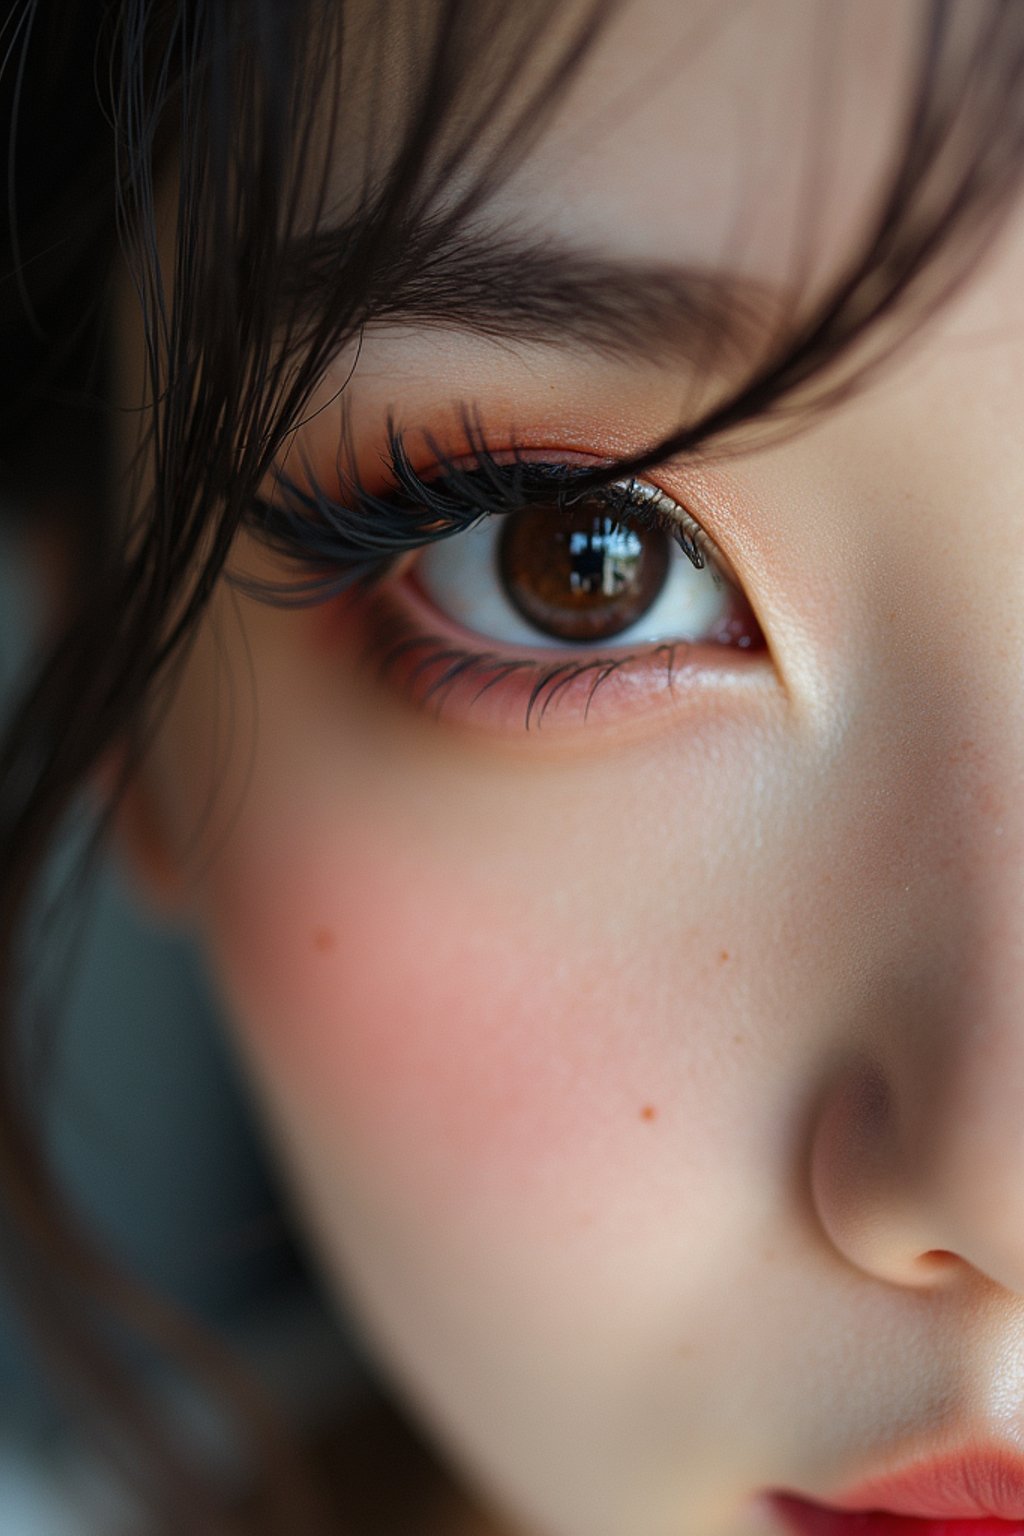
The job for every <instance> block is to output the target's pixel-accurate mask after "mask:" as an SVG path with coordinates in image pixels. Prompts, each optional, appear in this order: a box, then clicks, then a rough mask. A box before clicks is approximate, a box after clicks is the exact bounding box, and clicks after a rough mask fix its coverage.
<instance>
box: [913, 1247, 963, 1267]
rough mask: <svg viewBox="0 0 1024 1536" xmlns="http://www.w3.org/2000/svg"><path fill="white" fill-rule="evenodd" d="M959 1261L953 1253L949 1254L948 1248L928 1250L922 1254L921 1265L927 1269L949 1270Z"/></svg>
mask: <svg viewBox="0 0 1024 1536" xmlns="http://www.w3.org/2000/svg"><path fill="white" fill-rule="evenodd" d="M960 1262H961V1261H960V1259H958V1258H957V1256H956V1254H955V1253H950V1251H949V1249H948V1248H929V1249H928V1252H927V1253H922V1255H921V1263H922V1264H925V1265H927V1267H928V1268H929V1269H950V1268H951V1267H952V1266H953V1265H954V1264H959V1263H960Z"/></svg>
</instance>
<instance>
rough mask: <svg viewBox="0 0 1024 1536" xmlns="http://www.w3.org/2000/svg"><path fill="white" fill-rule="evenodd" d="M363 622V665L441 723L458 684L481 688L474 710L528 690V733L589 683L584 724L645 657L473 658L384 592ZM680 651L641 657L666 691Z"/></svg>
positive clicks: (672, 647)
mask: <svg viewBox="0 0 1024 1536" xmlns="http://www.w3.org/2000/svg"><path fill="white" fill-rule="evenodd" d="M363 620H364V623H365V635H366V640H365V646H364V661H365V662H366V663H367V664H369V665H372V666H375V667H376V669H377V672H378V675H379V676H380V678H381V679H383V680H390V681H391V682H393V683H397V685H398V686H399V687H400V688H401V689H402V691H404V692H406V693H408V694H410V695H411V696H412V698H413V702H414V703H415V704H416V705H417V707H420V708H425V707H427V706H428V705H430V706H433V713H434V715H435V717H440V715H441V713H442V711H443V708H444V704H445V701H446V699H447V698H448V697H449V696H450V694H451V692H452V690H453V689H454V688H455V687H456V685H457V684H459V683H464V682H466V681H468V680H471V679H473V678H474V677H476V678H477V679H478V680H479V681H480V687H479V688H478V689H477V690H476V692H475V693H474V694H473V696H472V699H471V701H470V704H471V706H472V704H475V703H476V702H477V701H478V700H479V699H481V698H482V697H483V695H484V694H487V693H490V692H492V691H493V690H500V689H503V688H504V687H506V686H507V685H509V684H510V683H515V684H516V685H517V686H520V687H524V688H527V687H528V689H529V692H528V694H527V697H526V700H525V704H524V712H523V725H524V727H525V729H526V730H531V729H533V728H536V729H538V730H539V729H540V728H541V726H542V725H543V722H544V718H545V716H546V715H547V713H548V711H549V710H550V709H551V708H553V707H556V706H557V705H558V704H559V703H560V702H564V700H565V699H566V697H567V696H568V694H569V692H570V690H571V689H572V687H573V685H574V684H576V683H579V682H581V680H582V679H584V678H587V677H589V678H590V682H589V685H588V686H587V688H586V697H585V701H584V704H583V720H584V723H585V722H586V720H587V718H588V716H589V713H590V709H591V706H592V704H593V701H594V698H595V695H596V694H597V692H598V691H599V689H600V688H601V687H602V686H603V685H604V684H605V683H607V682H608V681H609V679H610V678H612V677H613V676H614V675H615V674H616V673H617V672H619V671H621V669H622V668H623V667H626V666H629V665H630V664H631V663H632V662H635V661H637V660H638V659H640V656H641V653H640V652H637V651H629V652H626V653H624V654H622V655H616V656H609V655H603V656H597V657H587V658H586V659H581V658H574V659H573V660H569V661H561V662H545V661H540V660H537V659H527V658H525V657H507V656H501V655H499V654H498V653H497V652H493V651H473V650H470V649H468V648H466V647H463V646H459V645H455V644H453V643H452V642H451V641H450V640H447V639H443V638H442V637H441V636H439V635H431V634H428V633H426V632H422V631H419V630H417V629H416V628H415V626H414V625H413V624H412V623H411V621H410V620H409V619H408V618H406V617H405V616H404V615H403V614H401V613H400V612H398V611H397V609H396V607H395V605H393V604H392V603H391V602H389V601H388V599H387V596H386V594H384V593H382V592H379V591H377V592H373V593H369V594H367V597H366V608H365V611H364V613H363ZM680 648H683V649H685V648H686V647H685V642H681V641H677V642H675V643H668V644H661V645H657V646H653V647H651V648H650V649H645V651H644V652H643V653H642V654H643V656H644V658H645V659H650V660H655V659H656V658H658V657H659V656H660V657H661V658H662V659H663V662H664V667H665V680H666V686H668V687H669V688H671V687H672V678H673V671H674V668H675V663H676V657H677V654H678V652H679V650H680Z"/></svg>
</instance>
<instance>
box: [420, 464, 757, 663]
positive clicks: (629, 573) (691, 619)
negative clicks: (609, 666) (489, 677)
mask: <svg viewBox="0 0 1024 1536" xmlns="http://www.w3.org/2000/svg"><path fill="white" fill-rule="evenodd" d="M615 489H616V488H611V490H612V491H613V492H614V490H615ZM621 491H622V494H623V499H626V498H627V497H628V502H629V503H634V504H636V505H637V508H638V511H639V509H642V511H643V521H642V522H641V521H640V518H639V516H636V517H635V518H631V517H630V514H629V511H628V503H627V510H626V511H624V512H623V513H622V514H621V515H620V516H619V517H616V516H615V515H613V512H612V511H610V510H609V499H610V498H609V491H607V490H606V491H603V492H601V493H600V494H599V495H594V496H591V497H586V498H584V499H581V500H580V501H577V502H576V503H574V504H573V505H572V506H570V507H569V508H565V509H562V510H559V509H558V508H557V507H552V506H550V505H548V506H544V505H541V506H531V507H525V508H523V509H522V510H520V511H517V512H512V513H507V514H505V515H504V516H502V517H501V518H486V519H484V520H483V521H482V522H480V523H478V524H477V525H476V526H475V527H473V528H471V529H469V530H467V531H466V532H464V533H461V534H459V535H458V536H457V537H455V538H452V539H447V540H445V541H443V542H442V543H439V544H437V545H435V546H434V547H433V548H430V549H427V550H425V551H424V552H423V553H422V554H421V555H420V557H419V559H418V560H417V562H416V565H415V574H414V579H415V582H416V584H417V585H418V587H419V588H420V590H421V591H422V592H423V593H424V595H425V596H427V597H428V598H429V599H430V601H431V602H432V604H433V605H434V606H435V607H436V608H437V609H438V610H439V611H440V613H442V614H443V615H444V616H445V617H447V618H449V619H451V620H454V621H455V622H456V623H458V624H460V625H461V626H463V627H464V628H465V629H468V630H472V631H473V632H474V633H475V634H476V635H478V636H479V637H480V638H483V639H487V640H490V641H497V642H500V643H502V644H505V645H509V646H516V645H518V646H532V647H535V646H542V647H553V646H559V645H572V646H575V647H577V648H578V647H580V646H588V645H594V644H597V643H599V642H603V643H605V644H607V643H608V642H614V643H615V644H616V645H646V644H649V643H655V642H658V641H664V640H677V641H695V642H700V641H705V642H706V641H708V640H711V641H715V640H718V641H725V640H726V639H730V640H731V641H732V643H733V644H737V643H739V644H741V645H742V644H743V640H742V638H740V637H738V636H737V635H735V634H734V633H732V632H731V630H730V633H729V634H726V629H727V628H729V627H730V621H731V620H732V619H733V618H734V617H735V611H736V606H737V600H738V597H739V594H738V593H737V591H736V589H735V588H734V587H733V586H732V585H731V584H729V583H728V582H725V581H723V579H722V576H721V574H720V572H719V571H718V570H717V568H716V566H715V564H714V557H713V555H711V554H709V555H708V556H707V558H704V556H703V553H701V554H697V550H696V547H695V545H694V543H693V542H692V535H691V539H690V540H689V541H688V542H687V545H686V548H687V549H688V550H689V551H690V552H689V553H684V548H683V547H681V544H680V538H681V536H682V535H683V532H684V524H683V521H682V519H683V516H684V514H683V513H682V509H681V508H677V507H676V505H675V503H673V502H671V501H670V500H669V498H667V497H665V496H663V495H662V494H661V493H660V492H657V491H655V490H654V489H653V487H651V488H646V487H640V486H639V485H638V484H637V482H635V481H634V482H631V483H630V484H629V486H628V487H623V488H621ZM673 512H675V513H676V514H677V515H676V516H675V517H674V516H673ZM695 557H696V558H697V559H699V560H700V561H701V563H700V564H699V565H698V564H696V563H695Z"/></svg>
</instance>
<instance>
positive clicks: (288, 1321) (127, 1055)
mask: <svg viewBox="0 0 1024 1536" xmlns="http://www.w3.org/2000/svg"><path fill="white" fill-rule="evenodd" d="M37 619H38V614H37V604H36V603H35V601H34V595H33V591H32V586H31V583H30V581H29V579H28V573H27V567H26V561H25V558H24V551H23V550H22V549H20V548H19V547H18V545H17V542H16V533H15V532H14V530H12V529H9V528H8V529H5V527H4V522H3V520H2V519H0V722H2V721H3V719H4V718H5V717H6V713H7V710H8V709H9V707H10V701H11V699H12V697H13V694H14V691H15V690H16V688H17V686H18V683H19V680H20V679H21V678H22V676H23V674H24V668H25V662H26V657H27V655H28V653H29V648H30V644H31V636H32V634H33V632H34V630H35V627H36V624H37ZM81 830H82V828H81V827H75V826H72V827H70V828H69V830H68V838H67V844H66V846H65V848H63V849H62V850H60V851H59V852H58V854H57V857H56V859H55V861H54V873H55V874H59V871H60V866H61V864H62V863H65V864H66V863H67V861H68V859H69V858H70V856H71V852H72V851H73V847H74V844H75V839H76V835H80V833H81ZM54 996H55V997H56V998H57V999H58V1000H59V1002H60V1005H61V1006H60V1031H59V1037H58V1038H59V1049H58V1051H57V1054H56V1070H55V1072H54V1079H53V1085H52V1089H51V1091H50V1094H49V1104H50V1122H49V1125H48V1127H47V1137H48V1140H49V1143H50V1146H51V1147H52V1149H53V1155H54V1157H55V1158H56V1160H57V1163H58V1166H59V1168H60V1171H61V1176H62V1179H63V1181H64V1184H65V1187H66V1188H67V1189H68V1190H69V1192H70V1193H71V1195H72V1196H73V1198H74V1200H75V1202H76V1203H77V1205H78V1206H79V1207H80V1208H81V1210H82V1211H83V1212H84V1213H85V1215H86V1217H87V1218H88V1220H89V1222H90V1224H91V1226H92V1227H93V1228H94V1230H95V1231H96V1232H97V1233H98V1234H100V1235H101V1236H102V1238H103V1239H104V1241H105V1242H106V1243H107V1245H108V1247H109V1249H110V1250H111V1251H112V1252H114V1253H115V1254H117V1255H119V1256H121V1257H123V1258H124V1259H125V1260H127V1262H128V1263H129V1264H130V1265H131V1266H132V1267H133V1269H135V1270H136V1271H137V1272H138V1273H139V1274H141V1275H142V1276H143V1277H144V1278H146V1279H148V1280H150V1281H152V1282H154V1283H155V1284H156V1285H157V1286H159V1288H160V1289H161V1290H162V1291H163V1292H164V1293H166V1294H168V1295H169V1296H170V1297H171V1298H173V1299H174V1300H176V1301H178V1302H180V1303H182V1304H184V1305H185V1306H187V1307H188V1308H189V1309H190V1310H192V1311H193V1312H194V1313H196V1314H198V1315H199V1316H200V1317H201V1318H202V1319H203V1320H205V1321H207V1322H209V1323H211V1324H213V1325H214V1326H215V1327H216V1328H217V1329H218V1330H219V1331H220V1332H222V1333H223V1334H225V1335H227V1336H228V1337H229V1338H230V1339H231V1340H232V1341H233V1342H234V1343H236V1345H237V1347H238V1348H239V1349H240V1350H242V1351H243V1352H244V1353H245V1354H246V1355H247V1357H248V1358H249V1359H250V1360H251V1361H252V1362H253V1363H254V1364H255V1365H256V1366H257V1368H258V1370H259V1372H260V1374H261V1375H262V1376H263V1378H264V1379H265V1380H266V1381H267V1382H268V1383H269V1384H270V1385H271V1387H272V1388H273V1390H274V1391H275V1393H276V1394H277V1395H278V1396H279V1397H280V1398H281V1399H282V1400H284V1401H285V1402H286V1403H287V1404H289V1405H290V1406H292V1407H293V1409H294V1412H295V1414H296V1415H297V1416H298V1417H300V1418H304V1417H309V1418H310V1419H311V1420H313V1419H315V1418H316V1417H317V1416H318V1415H319V1414H320V1413H321V1412H322V1411H324V1409H325V1408H326V1406H327V1405H336V1404H337V1403H338V1402H339V1401H340V1400H343V1399H344V1397H345V1394H346V1393H351V1394H355V1393H356V1392H358V1389H359V1381H360V1371H361V1367H360V1365H359V1363H358V1359H357V1356H356V1354H355V1353H354V1352H353V1349H352V1346H351V1345H350V1344H349V1343H348V1341H347V1339H346V1338H345V1337H344V1336H343V1333H342V1330H341V1327H340V1326H339V1324H338V1323H337V1321H336V1320H335V1319H334V1318H333V1316H332V1314H331V1313H330V1311H329V1310H328V1308H327V1307H326V1306H325V1304H324V1302H323V1300H322V1298H321V1296H320V1295H319V1293H318V1291H317V1288H316V1285H315V1282H314V1280H313V1279H312V1278H311V1276H310V1275H309V1273H308V1271H307V1269H306V1267H305V1265H304V1262H303V1259H302V1257H301V1251H300V1248H299V1246H298V1244H297V1242H296V1240H295V1235H294V1232H293V1230H292V1227H291V1225H290V1218H289V1215H288V1212H287V1210H286V1208H285V1206H284V1204H283V1201H282V1199H281V1196H280V1193H279V1191H278V1189H277V1188H276V1186H275V1183H274V1179H273V1174H272V1171H271V1169H270V1167H269V1166H268V1163H267V1161H266V1159H265V1157H264V1155H263V1153H262V1150H261V1147H260V1143H259V1138H258V1134H257V1131H256V1128H255V1125H254V1122H253V1120H252V1118H251V1115H250V1112H249V1109H248V1106H247V1103H246V1099H245V1095H244V1090H243V1088H242V1086H241V1084H240V1081H239V1079H238V1078H237V1076H236V1074H235V1072H234V1070H233V1067H232V1063H231V1061H230V1059H229V1057H228V1055H227V1053H226V1051H225V1049H224V1046H223V1044H222V1040H221V1033H220V1027H219V1022H218V1016H217V1008H216V1005H215V1003H214V1001H213V997H212V989H211V988H210V987H209V985H208V984H207V981H206V978H205V976H204V973H203V967H202V962H201V959H200V956H199V955H198V953H197V952H196V951H195V950H194V949H193V947H192V946H191V944H190V943H189V941H188V940H187V938H185V937H184V936H182V935H180V934H175V933H173V932H169V931H164V930H161V929H158V928H156V927H155V926H153V925H152V924H151V923H149V922H147V919H146V917H145V915H144V914H143V913H142V912H141V911H140V910H139V909H138V908H137V907H136V906H135V905H134V904H133V901H132V898H131V896H130V894H129V891H128V889H127V887H126V884H125V882H124V880H123V879H122V877H121V876H120V874H119V872H118V870H117V868H116V867H115V865H114V864H113V862H108V863H106V864H105V865H104V866H103V868H102V870H101V874H100V879H99V883H98V885H97V886H96V888H95V895H94V897H93V898H92V899H91V900H90V903H89V912H88V920H87V924H86V927H85V929H84V942H83V944H82V947H81V949H80V951H79V952H78V955H77V958H76V963H75V966H74V968H73V970H72V973H71V975H70V976H69V977H68V978H65V977H63V976H62V975H61V976H58V977H55V978H54ZM166 1390H167V1391H168V1393H170V1394H171V1395H172V1398H173V1400H174V1401H175V1402H176V1403H178V1405H179V1411H181V1412H183V1413H186V1414H187V1413H189V1412H191V1411H192V1409H191V1408H190V1406H189V1404H188V1403H187V1401H185V1400H183V1399H180V1397H178V1396H175V1393H176V1392H177V1391H178V1389H177V1387H176V1386H174V1385H171V1384H168V1385H167V1389H166ZM116 1508H117V1503H116V1494H115V1493H114V1491H113V1490H112V1489H111V1488H110V1487H109V1486H107V1485H105V1483H104V1480H103V1477H102V1475H101V1474H100V1473H99V1471H98V1469H97V1468H95V1467H93V1466H92V1465H91V1464H90V1463H89V1462H88V1460H87V1459H86V1457H85V1456H84V1455H83V1453H82V1450H81V1448H80V1447H76V1445H75V1439H74V1435H73V1434H72V1433H70V1432H69V1426H68V1425H67V1423H66V1422H65V1421H64V1418H63V1416H62V1414H61V1412H60V1410H59V1408H58V1405H57V1402H56V1401H55V1399H54V1398H52V1397H51V1396H50V1394H49V1392H48V1391H47V1389H46V1386H45V1382H44V1380H43V1378H42V1375H41V1373H40V1371H39V1370H38V1368H37V1366H36V1364H35V1362H34V1360H33V1357H32V1352H31V1346H30V1344H29V1341H28V1339H27V1338H26V1336H25V1335H24V1333H23V1332H22V1330H21V1327H20V1325H19V1321H18V1318H17V1314H16V1311H15V1309H14V1307H13V1306H12V1305H11V1298H10V1297H9V1295H8V1294H7V1293H6V1292H5V1291H4V1289H3V1280H2V1277H0V1536H110V1532H111V1529H112V1517H113V1514H114V1512H115V1511H116Z"/></svg>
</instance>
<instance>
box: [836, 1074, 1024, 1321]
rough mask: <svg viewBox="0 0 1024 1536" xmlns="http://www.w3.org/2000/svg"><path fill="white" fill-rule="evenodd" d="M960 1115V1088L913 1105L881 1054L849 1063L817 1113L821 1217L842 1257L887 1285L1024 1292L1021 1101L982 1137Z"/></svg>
mask: <svg viewBox="0 0 1024 1536" xmlns="http://www.w3.org/2000/svg"><path fill="white" fill-rule="evenodd" d="M918 1083H919V1091H921V1092H925V1091H926V1088H927V1079H926V1078H921V1079H919V1080H918ZM963 1111H964V1105H963V1104H962V1103H961V1102H960V1101H959V1100H958V1099H957V1097H956V1095H955V1094H953V1095H943V1096H942V1101H941V1102H940V1101H939V1100H936V1101H935V1102H934V1103H932V1104H931V1105H929V1104H928V1103H927V1102H925V1103H923V1104H918V1105H916V1106H915V1105H912V1104H909V1103H908V1102H907V1095H906V1092H905V1091H904V1092H902V1093H901V1091H900V1089H899V1088H898V1086H897V1082H896V1079H895V1075H894V1074H893V1073H892V1072H889V1071H887V1070H886V1069H885V1068H884V1067H883V1066H882V1065H881V1064H880V1063H879V1062H878V1061H877V1060H871V1061H868V1060H864V1059H861V1060H858V1061H856V1062H853V1063H850V1064H848V1065H847V1067H846V1068H845V1069H844V1070H843V1071H841V1072H840V1073H838V1074H837V1075H836V1077H835V1079H834V1080H833V1081H832V1082H831V1084H830V1085H829V1087H828V1088H827V1089H826V1091H825V1093H824V1094H823V1096H822V1099H821V1101H820V1103H819V1105H818V1109H817V1112H816V1115H815V1118H814V1125H813V1131H812V1139H811V1148H810V1186H811V1195H812V1199H813V1203H814V1208H815V1212H816V1216H817V1220H818V1223H819V1225H820V1227H821V1230H822V1231H823V1233H824V1234H825V1236H826V1238H827V1240H828V1241H829V1243H830V1244H831V1246H832V1248H833V1249H834V1250H835V1251H836V1252H837V1253H838V1254H839V1255H840V1256H841V1257H842V1258H843V1259H844V1260H845V1261H846V1262H847V1263H849V1264H852V1265H853V1266H854V1267H856V1268H857V1269H859V1270H861V1271H862V1272H864V1273H865V1274H867V1275H869V1276H871V1277H873V1278H875V1279H877V1280H880V1281H883V1282H885V1283H888V1284H890V1285H898V1286H902V1287H906V1288H911V1289H919V1290H927V1289H940V1288H944V1287H948V1286H951V1285H956V1284H964V1283H967V1282H968V1281H969V1279H971V1278H973V1281H974V1283H977V1281H978V1277H983V1278H984V1280H985V1281H987V1282H988V1283H989V1284H995V1285H997V1286H999V1287H1001V1288H1003V1289H1004V1290H1007V1291H1009V1292H1012V1293H1014V1294H1015V1295H1021V1296H1024V1106H1022V1113H1021V1114H1020V1116H1019V1117H1017V1119H1016V1121H1015V1123H1014V1124H1012V1125H1010V1126H1007V1127H1005V1128H1004V1132H1003V1133H1002V1134H1000V1133H999V1132H998V1130H996V1131H993V1128H992V1127H991V1126H990V1127H989V1129H988V1134H987V1135H986V1136H984V1137H981V1136H975V1135H974V1134H972V1132H971V1130H970V1125H969V1119H968V1118H967V1117H964V1115H963Z"/></svg>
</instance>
